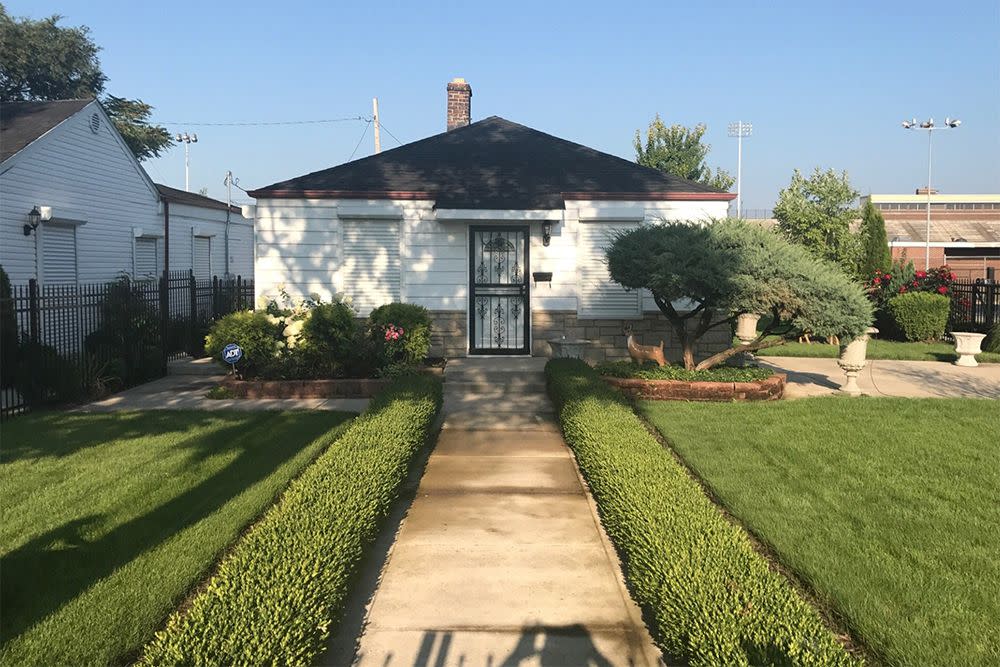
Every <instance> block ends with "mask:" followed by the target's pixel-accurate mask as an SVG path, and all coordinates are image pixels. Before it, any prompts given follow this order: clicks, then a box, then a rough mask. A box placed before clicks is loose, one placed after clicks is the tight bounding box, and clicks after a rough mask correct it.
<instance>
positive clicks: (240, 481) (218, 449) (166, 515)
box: [0, 413, 343, 644]
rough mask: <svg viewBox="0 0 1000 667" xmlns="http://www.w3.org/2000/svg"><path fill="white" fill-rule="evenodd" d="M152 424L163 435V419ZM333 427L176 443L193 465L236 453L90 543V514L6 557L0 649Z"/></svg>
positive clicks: (1, 571)
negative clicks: (271, 437)
mask: <svg viewBox="0 0 1000 667" xmlns="http://www.w3.org/2000/svg"><path fill="white" fill-rule="evenodd" d="M146 414H148V413H146ZM272 414H273V417H274V419H278V420H281V419H290V418H291V419H294V418H295V415H294V413H293V414H291V415H282V414H280V413H272ZM339 423H343V422H342V421H341V422H338V424H339ZM158 424H159V425H160V426H162V427H164V429H163V430H164V431H167V430H169V429H166V428H165V423H163V421H162V420H161V421H158ZM275 425H276V424H275V422H274V421H273V420H265V421H264V423H260V422H259V420H258V421H256V422H254V423H253V428H268V427H274V426H275ZM174 426H175V428H176V423H175V424H174ZM332 427H333V426H331V423H330V422H327V421H325V420H316V421H315V422H314V423H310V424H309V427H308V428H306V427H305V426H304V425H302V424H300V425H298V427H297V428H298V430H297V432H296V438H295V439H294V441H295V444H292V442H290V441H285V442H284V443H280V446H276V444H278V443H274V442H270V443H265V442H260V441H257V442H256V443H255V445H256V446H255V447H247V446H246V444H245V442H246V440H245V439H244V438H242V437H241V436H242V435H244V434H245V433H246V431H247V428H246V421H245V420H241V421H240V423H239V424H234V425H232V426H229V427H227V428H224V429H220V430H218V431H214V432H212V433H209V434H205V435H204V436H202V437H198V438H190V439H189V440H190V442H187V443H184V444H181V445H180V446H182V447H189V448H191V449H193V450H194V453H195V456H194V457H193V458H192V459H190V463H191V464H197V463H198V462H200V461H202V460H204V459H205V458H207V457H208V456H211V455H213V454H218V453H222V452H225V451H229V450H234V449H237V450H242V453H241V454H240V455H239V456H238V457H237V458H236V459H235V460H234V461H232V462H231V463H230V464H229V465H227V466H226V467H225V468H224V469H222V470H220V471H218V472H217V473H215V474H213V475H212V476H210V477H208V478H206V479H204V480H202V481H201V482H199V483H198V484H197V485H195V486H193V487H191V488H190V489H188V490H186V491H184V492H183V493H181V494H180V495H178V496H176V497H174V498H173V499H171V500H169V501H167V502H166V503H163V504H162V505H160V506H158V507H156V508H154V509H153V510H151V511H150V512H148V513H147V514H145V515H143V516H141V517H137V518H135V519H132V520H131V521H128V522H126V523H123V524H121V525H119V526H117V527H116V528H114V529H113V530H111V531H110V532H109V533H107V534H105V535H103V536H101V537H100V538H99V539H97V540H94V541H88V540H87V539H86V538H85V537H84V535H86V534H87V532H88V528H89V527H91V526H93V525H95V524H96V523H98V522H100V521H101V520H102V519H103V516H102V515H89V516H85V517H82V518H77V519H73V520H71V521H68V522H66V523H65V524H63V525H61V526H59V527H57V528H54V529H52V530H49V531H47V532H45V533H43V534H41V535H39V536H37V537H35V538H34V539H32V540H31V541H30V542H28V543H26V544H24V545H22V546H21V547H19V548H17V549H16V550H14V551H12V552H10V553H9V554H7V555H6V556H4V558H3V564H2V568H0V607H2V608H3V609H4V610H5V614H4V622H3V628H2V636H0V644H2V643H6V642H8V641H10V640H11V639H13V638H15V637H17V636H18V635H20V634H21V633H23V632H24V631H25V630H27V629H29V628H30V627H31V626H33V625H34V624H36V623H38V622H39V621H41V620H43V619H45V618H46V617H47V616H49V615H50V614H52V613H53V612H55V611H56V610H58V609H59V608H60V607H61V606H62V605H64V604H66V603H67V602H70V601H71V600H73V599H74V598H76V597H77V596H78V595H80V594H81V593H82V592H84V591H86V590H87V589H88V588H89V587H90V586H92V585H93V584H95V583H96V582H98V581H100V580H101V579H103V578H104V577H107V576H108V575H110V574H112V573H113V572H114V571H115V570H116V569H118V568H120V567H122V566H124V565H126V564H128V563H129V562H131V561H132V560H134V559H135V558H137V557H138V556H140V555H142V554H143V553H145V552H146V551H149V550H151V549H155V548H156V547H158V546H159V545H160V544H161V543H163V542H165V541H166V540H168V539H170V538H171V537H173V536H174V535H176V534H177V533H179V532H180V531H182V530H184V529H186V528H188V527H189V526H192V525H194V524H196V523H198V522H199V521H201V520H202V519H204V518H206V517H208V516H209V515H211V514H212V513H214V512H215V511H217V510H219V509H220V508H221V507H223V506H224V505H225V504H226V503H228V502H229V501H230V500H231V499H233V498H234V497H236V496H237V495H238V494H239V493H241V492H243V491H244V490H246V489H247V488H249V487H250V486H252V485H253V484H255V483H257V482H259V481H261V480H263V479H265V478H266V477H268V476H269V475H271V474H272V473H273V472H274V471H275V470H276V469H277V468H278V467H279V466H281V465H282V464H284V463H285V462H286V461H288V460H289V459H291V458H292V457H294V456H295V455H296V454H297V453H298V452H299V451H301V449H302V448H303V447H305V446H306V445H307V444H309V443H310V442H312V441H313V440H315V439H316V438H318V437H320V436H321V435H322V434H323V433H324V432H326V431H328V430H330V429H331V428H332ZM151 481H152V480H151ZM221 546H223V545H220V547H221ZM191 583H194V582H191Z"/></svg>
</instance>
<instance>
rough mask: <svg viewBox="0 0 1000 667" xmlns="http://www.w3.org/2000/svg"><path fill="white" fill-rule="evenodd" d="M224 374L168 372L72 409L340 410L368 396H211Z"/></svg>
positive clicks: (363, 403) (359, 405)
mask: <svg viewBox="0 0 1000 667" xmlns="http://www.w3.org/2000/svg"><path fill="white" fill-rule="evenodd" d="M223 377H225V376H223V375H217V376H212V375H168V376H167V377H164V378H160V379H159V380H153V381H152V382H147V383H145V384H141V385H139V386H138V387H132V388H131V389H126V390H125V391H122V392H119V393H117V394H114V395H113V396H109V397H108V398H105V399H102V400H100V401H94V402H93V403H87V404H85V405H81V406H79V407H76V408H73V409H72V410H71V412H115V411H118V410H340V411H343V412H362V411H364V409H365V408H366V407H368V399H367V398H268V399H249V398H228V399H211V398H207V397H206V394H207V393H208V391H209V389H211V388H212V387H214V386H216V385H217V384H219V382H221V381H222V379H223Z"/></svg>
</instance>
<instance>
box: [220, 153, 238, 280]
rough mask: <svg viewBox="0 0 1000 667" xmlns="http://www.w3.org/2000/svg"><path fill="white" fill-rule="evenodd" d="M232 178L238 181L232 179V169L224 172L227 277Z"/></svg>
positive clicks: (227, 273) (227, 272)
mask: <svg viewBox="0 0 1000 667" xmlns="http://www.w3.org/2000/svg"><path fill="white" fill-rule="evenodd" d="M234 180H236V181H238V180H239V179H233V172H232V171H227V172H226V180H224V181H223V183H224V184H225V186H226V235H225V246H226V278H228V277H229V274H230V270H229V225H230V222H231V221H230V216H231V214H232V210H233V182H234Z"/></svg>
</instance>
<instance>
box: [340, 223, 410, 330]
mask: <svg viewBox="0 0 1000 667" xmlns="http://www.w3.org/2000/svg"><path fill="white" fill-rule="evenodd" d="M342 224H343V233H344V244H343V249H344V262H343V266H342V267H341V275H342V280H343V286H344V292H345V293H346V294H347V295H348V296H350V297H351V299H352V300H353V302H354V307H355V308H357V310H358V313H359V314H360V315H362V316H367V315H368V314H369V313H370V312H371V311H372V310H373V309H374V308H377V307H378V306H381V305H383V304H386V303H391V302H393V301H399V300H400V292H401V289H400V261H399V221H397V220H390V221H383V220H344V221H342Z"/></svg>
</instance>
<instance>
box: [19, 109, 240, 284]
mask: <svg viewBox="0 0 1000 667" xmlns="http://www.w3.org/2000/svg"><path fill="white" fill-rule="evenodd" d="M161 192H163V194H161ZM177 193H180V194H177ZM181 195H183V196H181ZM228 208H229V207H227V206H226V204H225V203H223V202H218V201H216V200H213V199H209V198H207V197H200V196H199V195H192V194H190V193H184V192H181V191H176V190H174V189H173V188H165V187H160V188H158V187H157V185H156V184H154V183H153V182H152V180H150V178H149V176H148V175H147V174H146V171H145V170H144V169H143V168H142V165H140V164H139V162H138V160H136V158H135V156H134V155H133V154H132V151H131V150H129V148H128V146H127V145H126V143H125V141H124V140H123V139H122V137H121V135H120V134H119V133H118V131H117V130H116V129H115V126H114V124H113V123H112V122H111V119H110V118H109V117H108V116H107V114H106V113H105V112H104V109H103V108H101V105H100V104H99V103H98V102H97V101H95V100H64V101H54V102H17V103H4V104H3V105H2V107H0V265H2V266H3V267H4V269H5V270H6V271H7V273H8V275H9V276H10V279H11V282H12V283H14V284H23V283H25V282H27V281H28V280H29V279H32V278H34V279H37V280H38V281H39V282H40V283H42V284H55V283H59V284H66V283H81V282H101V281H110V280H114V279H115V278H117V277H118V276H120V275H122V274H127V275H130V276H133V277H137V278H145V277H151V276H152V275H158V274H159V273H160V272H161V271H162V270H163V265H164V260H165V257H166V256H167V255H168V254H169V258H170V268H171V270H187V269H194V270H195V273H196V274H197V275H199V277H211V276H212V275H220V276H221V275H224V273H225V269H226V255H225V239H226V227H227V225H226V218H227V209H228ZM34 209H37V210H38V211H39V213H40V214H41V222H40V224H38V226H37V227H36V228H34V229H32V228H31V227H30V226H28V227H26V225H28V222H29V213H30V212H31V211H32V210H34ZM167 215H172V216H173V217H172V219H171V221H170V230H169V231H170V234H169V239H170V248H169V251H168V249H167V248H166V241H167V235H166V234H165V222H164V220H165V217H166V216H167ZM228 215H229V218H230V223H231V224H230V225H229V232H230V234H229V237H230V253H229V255H230V257H229V268H230V271H231V273H233V274H240V275H242V276H244V277H247V278H252V276H253V252H252V247H253V223H252V221H248V220H246V219H244V218H243V217H242V216H241V215H240V213H239V209H237V208H232V209H229V211H228ZM194 260H198V262H197V263H196V262H195V261H194Z"/></svg>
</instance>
